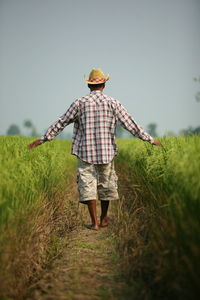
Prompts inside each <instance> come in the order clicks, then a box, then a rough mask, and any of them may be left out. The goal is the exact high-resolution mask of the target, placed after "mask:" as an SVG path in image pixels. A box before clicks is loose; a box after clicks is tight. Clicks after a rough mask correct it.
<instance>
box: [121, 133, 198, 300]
mask: <svg viewBox="0 0 200 300" xmlns="http://www.w3.org/2000/svg"><path fill="white" fill-rule="evenodd" d="M161 141H162V143H163V147H162V148H160V147H152V146H151V145H148V144H146V143H141V142H140V141H139V140H133V139H130V140H126V141H120V142H119V147H120V149H121V151H120V155H119V157H118V158H117V167H118V173H119V175H120V186H121V195H123V198H122V199H121V201H120V204H119V206H118V211H117V214H118V223H117V224H116V237H117V239H116V240H117V243H118V250H119V252H120V254H121V256H122V261H123V274H126V275H127V279H128V281H129V283H130V286H131V287H132V293H133V295H136V299H198V297H199V293H200V288H199V278H200V217H199V216H200V137H199V136H193V137H186V138H181V137H180V138H165V139H161Z"/></svg>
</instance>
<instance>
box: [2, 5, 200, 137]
mask: <svg viewBox="0 0 200 300" xmlns="http://www.w3.org/2000/svg"><path fill="white" fill-rule="evenodd" d="M199 28H200V0H168V1H166V0H138V1H137V0H124V1H118V0H107V1H105V0H102V1H95V0H92V1H91V0H84V1H81V0H79V1H77V0H73V1H71V0H70V1H68V0H17V1H16V0H0V107H1V109H0V135H3V134H6V131H7V129H8V127H9V126H10V125H11V124H17V125H19V126H20V128H23V122H24V120H27V119H30V120H32V122H33V123H34V125H35V126H36V128H37V131H38V132H39V133H40V134H44V133H45V130H46V129H47V128H48V127H49V126H50V125H51V124H52V123H53V122H55V121H56V120H57V119H58V118H59V116H61V115H62V114H64V113H65V111H66V110H67V108H68V107H69V105H70V104H71V103H72V102H73V101H74V100H75V99H77V98H79V97H81V96H84V95H86V94H88V92H89V90H88V87H87V85H86V83H85V81H84V74H86V75H87V77H88V75H89V73H90V71H91V69H92V68H102V69H103V71H104V73H105V75H107V74H110V80H109V81H108V82H107V84H106V88H105V90H104V92H105V94H108V95H110V96H112V97H114V98H116V99H118V100H119V101H120V102H121V103H122V105H123V106H124V107H125V108H126V109H127V110H128V112H129V113H130V114H131V115H132V116H133V118H134V119H135V121H136V122H137V123H138V124H140V125H141V126H142V127H143V128H146V127H147V125H148V124H149V123H156V124H157V125H158V133H159V134H160V135H163V134H166V133H167V132H169V131H173V132H175V133H178V132H179V131H180V129H182V128H187V127H188V126H193V127H197V126H199V125H200V103H198V102H197V101H196V100H195V94H196V93H197V92H198V91H199V90H200V84H199V83H198V82H195V81H194V77H198V76H200V34H199ZM71 130H72V127H71V125H70V126H69V128H68V127H67V128H66V129H65V132H66V133H67V132H68V131H71Z"/></svg>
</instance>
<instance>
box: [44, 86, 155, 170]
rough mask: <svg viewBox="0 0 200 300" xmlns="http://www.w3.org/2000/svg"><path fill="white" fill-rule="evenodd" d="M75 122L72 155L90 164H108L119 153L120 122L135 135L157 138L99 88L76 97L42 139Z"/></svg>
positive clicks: (53, 135) (146, 139) (150, 140)
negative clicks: (118, 130) (118, 124)
mask: <svg viewBox="0 0 200 300" xmlns="http://www.w3.org/2000/svg"><path fill="white" fill-rule="evenodd" d="M72 122H73V123H74V131H73V138H72V154H74V155H76V156H78V157H79V158H80V159H81V160H83V161H86V162H88V163H92V164H107V163H109V162H110V161H112V159H113V158H114V156H115V155H117V153H118V151H117V145H116V143H115V129H116V125H117V122H119V123H120V125H121V126H122V127H124V128H125V129H126V130H128V131H129V132H130V133H131V134H132V135H134V136H136V137H138V138H140V139H142V140H143V141H147V142H149V143H153V138H152V137H151V136H150V135H149V134H147V133H146V132H145V131H144V130H142V128H141V127H140V126H139V125H138V124H137V123H136V122H135V121H134V119H133V118H132V117H131V116H130V114H128V112H127V111H126V110H125V108H124V107H123V106H122V105H121V104H120V102H119V101H118V100H116V99H114V98H112V97H110V96H107V95H105V94H103V93H102V92H101V91H98V90H96V91H92V92H91V93H90V94H89V95H86V96H84V97H82V98H79V99H77V100H75V101H74V102H73V103H72V104H71V105H70V107H69V109H68V110H67V111H66V113H65V114H64V115H62V116H61V117H60V118H59V119H58V121H57V122H55V123H54V124H53V125H51V126H50V127H49V128H48V130H47V132H46V133H45V135H44V136H43V137H41V139H40V140H41V142H45V141H50V140H52V139H53V138H55V137H56V136H57V135H58V134H59V133H60V132H61V131H62V130H63V129H64V128H65V127H66V126H67V125H69V124H70V123H72Z"/></svg>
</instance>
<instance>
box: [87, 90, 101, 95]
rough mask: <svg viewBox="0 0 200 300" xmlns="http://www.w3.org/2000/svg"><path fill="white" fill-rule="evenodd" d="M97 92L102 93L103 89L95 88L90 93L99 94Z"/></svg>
mask: <svg viewBox="0 0 200 300" xmlns="http://www.w3.org/2000/svg"><path fill="white" fill-rule="evenodd" d="M97 93H102V91H100V90H94V91H91V92H90V94H97Z"/></svg>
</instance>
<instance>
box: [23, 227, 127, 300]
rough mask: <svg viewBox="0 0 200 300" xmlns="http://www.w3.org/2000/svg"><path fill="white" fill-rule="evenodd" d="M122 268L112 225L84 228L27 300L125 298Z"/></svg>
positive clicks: (68, 241) (74, 234)
mask: <svg viewBox="0 0 200 300" xmlns="http://www.w3.org/2000/svg"><path fill="white" fill-rule="evenodd" d="M118 268H119V265H118V259H117V256H116V253H115V245H114V240H113V237H112V226H110V227H107V228H101V229H100V230H99V231H93V230H89V229H87V228H85V227H84V226H80V227H79V228H78V229H77V230H76V231H74V232H72V233H70V235H68V237H67V238H66V246H65V248H64V250H63V253H62V256H61V257H59V258H57V259H56V260H54V262H53V263H52V265H51V266H50V267H49V269H48V270H47V271H46V272H45V274H44V276H43V277H42V278H41V279H40V281H39V282H38V283H37V285H36V287H34V290H33V292H32V293H31V296H29V297H28V298H26V299H27V300H62V299H63V300H71V299H74V300H96V299H111V300H112V299H123V298H122V297H121V296H120V294H121V289H122V288H123V285H124V284H123V282H122V280H121V279H120V277H119V276H118Z"/></svg>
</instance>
